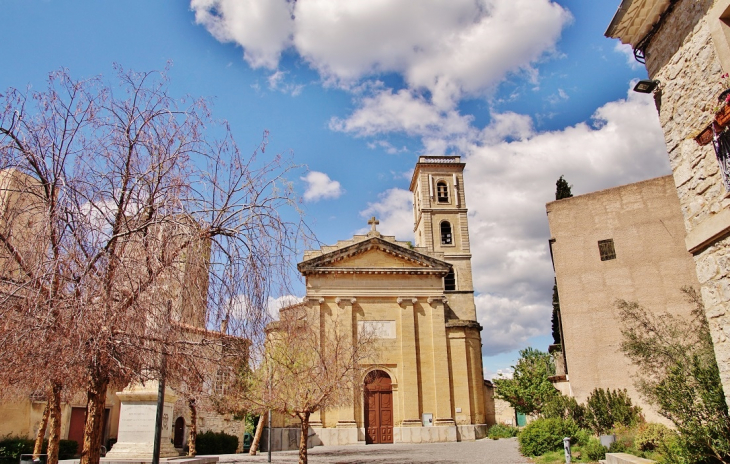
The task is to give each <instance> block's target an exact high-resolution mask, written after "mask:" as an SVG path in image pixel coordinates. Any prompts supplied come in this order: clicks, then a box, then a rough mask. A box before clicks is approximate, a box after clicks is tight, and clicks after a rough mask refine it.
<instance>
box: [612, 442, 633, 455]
mask: <svg viewBox="0 0 730 464" xmlns="http://www.w3.org/2000/svg"><path fill="white" fill-rule="evenodd" d="M628 450H629V447H628V446H626V445H625V444H624V443H623V442H620V441H615V442H613V443H611V446H609V447H608V452H609V453H625V452H627V451H628Z"/></svg>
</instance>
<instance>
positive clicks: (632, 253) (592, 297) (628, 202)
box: [546, 176, 699, 422]
mask: <svg viewBox="0 0 730 464" xmlns="http://www.w3.org/2000/svg"><path fill="white" fill-rule="evenodd" d="M546 209H547V215H548V223H549V225H550V235H551V237H552V238H551V239H550V249H551V255H552V258H553V265H554V267H555V275H556V281H557V285H558V293H559V294H560V320H561V321H562V324H561V326H562V333H561V335H562V337H561V338H562V342H563V343H562V347H563V350H564V351H563V354H564V359H565V361H566V366H567V375H562V376H556V377H555V378H554V384H555V386H556V387H557V388H558V389H559V390H560V391H561V392H562V393H563V394H565V395H569V396H573V397H575V398H576V400H578V402H581V403H582V402H585V401H586V399H587V398H588V396H589V395H590V393H591V392H592V391H593V390H594V389H596V388H604V389H607V388H610V389H624V388H626V389H627V390H628V393H629V395H630V396H631V399H632V401H633V402H634V404H638V405H639V406H641V409H642V411H643V413H644V415H645V416H646V418H647V419H648V420H650V421H653V422H664V421H665V419H663V418H662V417H661V416H660V415H659V414H658V413H657V411H656V410H655V409H654V408H652V407H651V406H650V405H649V404H647V403H646V402H644V401H643V400H642V398H641V396H640V395H639V393H638V392H637V390H636V388H635V387H634V378H633V376H634V374H635V371H636V369H635V368H634V366H632V365H631V361H630V360H629V359H628V358H627V357H626V356H624V355H623V353H622V352H621V350H620V344H621V340H622V335H621V324H620V321H619V319H618V316H617V309H616V306H615V301H616V300H617V299H623V300H626V301H635V302H637V303H639V304H640V305H641V306H642V307H644V308H645V309H646V310H647V311H651V312H655V313H663V312H669V313H671V314H673V315H677V316H680V317H690V313H691V311H692V308H693V306H692V304H690V303H689V302H688V301H687V299H686V297H685V295H684V294H683V293H682V291H681V288H682V287H684V286H692V287H694V288H699V283H698V282H697V277H696V275H695V272H694V263H693V261H692V255H691V254H690V253H688V252H687V250H686V248H685V246H684V220H683V218H682V213H681V211H680V207H679V200H678V198H677V194H676V191H675V188H674V182H673V180H672V177H671V176H665V177H658V178H656V179H650V180H645V181H642V182H637V183H635V184H629V185H624V186H621V187H615V188H610V189H607V190H601V191H598V192H593V193H588V194H585V195H579V196H575V197H572V198H565V199H562V200H557V201H553V202H550V203H548V204H547V205H546ZM554 354H555V353H554ZM559 374H566V373H565V372H562V373H559Z"/></svg>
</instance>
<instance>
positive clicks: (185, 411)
mask: <svg viewBox="0 0 730 464" xmlns="http://www.w3.org/2000/svg"><path fill="white" fill-rule="evenodd" d="M178 417H183V418H184V419H185V433H184V435H183V446H186V445H187V443H188V433H189V431H190V409H189V408H188V403H187V400H186V399H185V398H179V399H178V400H177V402H176V403H175V407H174V409H173V418H172V423H173V424H174V423H175V421H176V420H177V418H178ZM197 425H198V433H203V432H208V431H210V432H225V433H227V434H228V435H234V436H236V437H238V450H237V451H238V452H239V453H240V452H242V451H243V434H244V433H245V431H246V430H245V424H244V421H243V420H240V419H238V418H236V417H234V416H233V414H219V413H218V412H217V411H216V410H215V409H214V408H213V405H212V404H210V402H208V401H205V400H202V401H199V402H198V407H197Z"/></svg>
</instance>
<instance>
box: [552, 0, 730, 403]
mask: <svg viewBox="0 0 730 464" xmlns="http://www.w3.org/2000/svg"><path fill="white" fill-rule="evenodd" d="M722 3H728V2H727V1H720V0H718V1H714V2H713V1H712V0H683V1H680V2H679V3H678V5H677V7H676V8H675V10H674V11H673V12H672V13H671V15H669V16H668V17H667V20H666V22H665V23H664V24H663V26H662V27H661V28H660V30H659V31H658V33H657V35H656V36H655V37H654V39H653V41H652V42H651V44H650V46H649V47H648V50H647V69H648V71H649V75H650V76H651V78H652V79H659V80H660V81H661V82H662V86H663V88H662V93H661V98H660V105H658V106H659V119H660V121H661V125H662V128H663V130H664V134H665V139H666V143H667V151H668V153H669V160H670V163H671V166H672V171H673V173H674V181H675V184H676V187H677V193H678V196H679V200H680V204H681V207H682V214H683V216H684V223H685V227H686V230H687V245H688V247H689V248H697V249H694V250H693V251H694V258H695V262H696V265H697V277H698V279H699V281H700V283H701V284H702V297H703V300H704V303H705V310H706V314H707V316H708V320H709V323H710V328H711V331H712V338H713V342H714V344H715V354H716V356H717V361H718V365H719V368H720V375H721V378H722V382H723V386H724V390H725V396H726V399H727V400H728V403H729V404H730V341H728V335H730V315H728V309H730V303H729V302H730V284H729V283H728V279H727V277H728V272H729V271H730V240H728V239H727V238H722V237H723V235H722V234H720V235H719V237H720V239H717V238H716V236H718V231H722V229H723V228H725V227H727V226H730V221H729V220H728V217H730V216H729V215H728V207H730V198H728V192H726V190H725V188H724V186H723V185H722V181H721V175H720V172H719V169H718V163H717V160H716V157H715V153H714V150H713V148H712V145H711V144H710V145H705V146H699V145H697V144H696V143H695V142H694V141H693V140H692V138H691V136H693V135H694V133H695V132H696V131H697V130H700V129H702V128H703V127H704V126H706V125H707V124H708V122H709V121H711V120H712V108H713V107H714V106H715V105H716V104H717V103H716V101H717V100H716V96H717V95H718V94H719V93H720V91H721V90H722V87H721V86H720V85H718V82H719V80H720V76H721V74H722V73H723V72H727V71H730V69H723V66H722V64H721V60H720V57H719V56H718V53H717V50H718V47H720V46H724V47H727V44H720V43H717V44H716V43H713V34H712V31H713V28H718V27H720V26H721V24H720V23H719V21H720V17H719V14H718V8H720V9H724V5H722ZM715 37H716V38H717V37H718V35H717V34H716V35H715ZM723 40H726V39H723ZM708 240H709V241H710V242H711V243H710V246H708V247H704V248H703V247H702V246H697V245H698V244H701V243H702V242H703V241H705V242H706V241H708ZM561 296H562V295H561Z"/></svg>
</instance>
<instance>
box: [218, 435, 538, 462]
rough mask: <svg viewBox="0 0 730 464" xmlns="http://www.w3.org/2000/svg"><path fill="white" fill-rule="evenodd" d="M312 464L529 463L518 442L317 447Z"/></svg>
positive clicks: (229, 458) (235, 457)
mask: <svg viewBox="0 0 730 464" xmlns="http://www.w3.org/2000/svg"><path fill="white" fill-rule="evenodd" d="M298 460H299V453H298V451H279V452H275V453H272V454H271V462H276V463H296V462H298ZM266 461H267V455H266V453H263V454H259V455H258V456H249V455H248V454H225V455H221V456H220V463H231V464H238V463H245V462H266ZM309 462H311V463H312V464H318V463H328V464H335V463H336V464H350V463H369V464H376V463H377V464H386V463H387V464H402V463H441V464H460V463H477V464H478V463H483V464H517V463H529V462H531V461H530V460H529V459H527V458H525V457H522V456H521V455H520V453H519V451H517V439H516V438H510V439H502V440H490V439H483V440H477V441H474V442H461V443H424V444H418V445H416V444H410V443H409V444H393V445H367V446H366V445H348V446H326V447H325V446H318V447H316V448H312V449H310V450H309Z"/></svg>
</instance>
